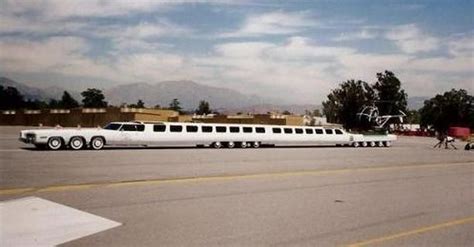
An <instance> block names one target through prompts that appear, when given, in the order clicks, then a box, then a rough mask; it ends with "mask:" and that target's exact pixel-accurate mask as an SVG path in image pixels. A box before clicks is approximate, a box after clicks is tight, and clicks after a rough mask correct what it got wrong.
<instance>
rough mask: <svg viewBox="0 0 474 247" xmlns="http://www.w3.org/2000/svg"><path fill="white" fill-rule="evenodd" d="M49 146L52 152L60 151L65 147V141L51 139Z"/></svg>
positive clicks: (58, 138) (55, 138)
mask: <svg viewBox="0 0 474 247" xmlns="http://www.w3.org/2000/svg"><path fill="white" fill-rule="evenodd" d="M47 146H48V148H49V149H51V150H58V149H60V148H61V147H62V146H63V140H62V139H61V138H60V137H51V138H49V139H48V143H47Z"/></svg>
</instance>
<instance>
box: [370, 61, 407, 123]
mask: <svg viewBox="0 0 474 247" xmlns="http://www.w3.org/2000/svg"><path fill="white" fill-rule="evenodd" d="M373 89H374V90H375V92H376V96H377V103H376V105H377V107H378V109H379V113H380V114H381V115H397V114H400V112H399V111H403V112H407V94H406V93H405V90H403V89H402V88H401V83H400V80H398V78H397V77H396V76H395V74H394V73H393V72H391V71H387V70H386V71H385V72H384V73H377V82H375V84H374V85H373Z"/></svg>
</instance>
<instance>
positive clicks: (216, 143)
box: [211, 142, 222, 149]
mask: <svg viewBox="0 0 474 247" xmlns="http://www.w3.org/2000/svg"><path fill="white" fill-rule="evenodd" d="M211 146H212V147H213V148H215V149H219V148H221V147H222V143H220V142H214V143H212V145H211Z"/></svg>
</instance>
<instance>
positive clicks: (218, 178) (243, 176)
mask: <svg viewBox="0 0 474 247" xmlns="http://www.w3.org/2000/svg"><path fill="white" fill-rule="evenodd" d="M465 165H474V162H460V163H454V164H453V163H451V164H445V163H440V164H417V165H403V166H383V167H359V168H342V169H334V170H306V171H295V172H291V171H290V172H273V173H261V174H240V175H217V176H205V177H182V178H170V179H147V180H130V181H111V182H101V183H85V184H64V185H52V186H46V187H27V188H11V189H0V195H15V194H22V193H30V192H54V191H70V190H80V189H91V188H97V187H122V186H134V185H153V184H155V185H158V184H168V183H183V182H209V181H222V180H236V179H252V178H271V177H275V178H277V177H295V176H321V175H335V174H344V173H352V172H368V171H390V170H407V169H421V168H447V167H453V166H465Z"/></svg>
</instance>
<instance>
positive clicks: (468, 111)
mask: <svg viewBox="0 0 474 247" xmlns="http://www.w3.org/2000/svg"><path fill="white" fill-rule="evenodd" d="M327 97H328V99H327V100H326V101H324V102H323V113H324V115H325V116H326V117H327V119H328V121H329V122H333V123H340V124H343V125H344V127H345V128H361V129H364V128H368V127H369V125H367V123H364V122H361V121H359V118H358V117H357V113H359V112H360V111H361V110H362V108H363V107H364V106H370V105H375V106H377V108H378V109H379V111H380V112H379V113H380V114H381V115H397V114H399V111H403V112H405V113H406V115H407V116H406V118H405V121H406V122H408V123H419V124H421V126H422V127H425V128H433V129H434V130H436V131H439V132H446V130H447V129H448V128H449V127H453V126H458V127H469V128H471V129H474V96H472V95H469V94H468V93H467V91H466V90H464V89H459V90H456V89H452V90H451V91H447V92H445V93H443V94H438V95H436V96H435V97H433V98H431V99H429V100H426V101H425V102H424V106H423V107H422V108H421V109H420V110H410V111H409V110H408V109H407V94H406V93H405V90H403V89H402V87H401V82H400V80H399V79H398V78H397V77H396V76H395V75H394V73H392V72H390V71H385V72H384V73H377V81H376V82H375V83H373V84H372V85H370V84H369V83H367V82H364V81H360V80H359V81H355V80H348V81H346V82H343V83H341V84H340V85H339V87H338V88H336V89H334V90H332V91H331V93H330V94H329V95H328V96H327Z"/></svg>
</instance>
